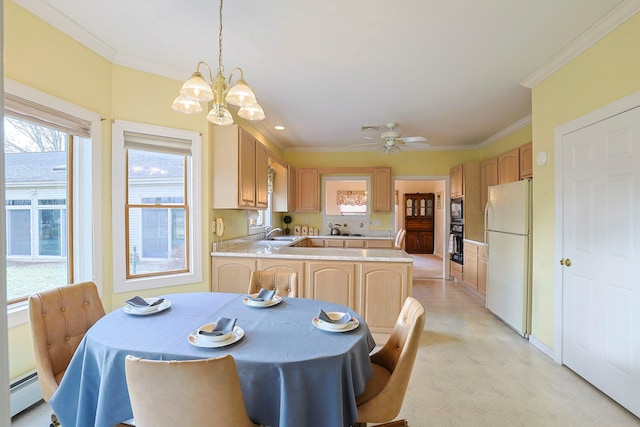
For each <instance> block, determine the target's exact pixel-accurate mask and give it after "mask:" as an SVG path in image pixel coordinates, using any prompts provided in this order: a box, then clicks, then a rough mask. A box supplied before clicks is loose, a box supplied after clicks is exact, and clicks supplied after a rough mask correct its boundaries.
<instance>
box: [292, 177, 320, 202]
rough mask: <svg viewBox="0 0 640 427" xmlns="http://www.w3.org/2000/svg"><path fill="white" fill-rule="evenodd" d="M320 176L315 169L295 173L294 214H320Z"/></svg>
mask: <svg viewBox="0 0 640 427" xmlns="http://www.w3.org/2000/svg"><path fill="white" fill-rule="evenodd" d="M319 189H320V174H319V173H318V169H317V168H299V169H298V170H297V171H296V212H320V191H319Z"/></svg>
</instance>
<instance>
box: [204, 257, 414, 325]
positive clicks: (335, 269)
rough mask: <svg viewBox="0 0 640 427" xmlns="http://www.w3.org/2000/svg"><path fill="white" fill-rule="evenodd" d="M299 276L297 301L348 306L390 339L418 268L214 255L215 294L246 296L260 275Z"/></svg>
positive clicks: (382, 263)
mask: <svg viewBox="0 0 640 427" xmlns="http://www.w3.org/2000/svg"><path fill="white" fill-rule="evenodd" d="M276 268H277V269H284V270H286V271H292V272H296V273H298V297H300V298H313V299H318V300H323V301H329V302H334V303H337V304H342V305H345V306H347V307H349V308H351V309H352V310H354V311H355V312H356V313H358V314H360V315H361V316H362V318H363V319H364V320H365V321H366V322H367V325H369V329H370V330H371V332H372V333H376V334H389V333H391V331H392V329H393V326H394V324H395V322H396V319H397V318H398V314H400V309H401V308H402V304H403V303H404V300H405V299H406V298H407V297H408V296H410V295H411V286H412V280H413V276H412V275H413V264H412V263H411V262H399V261H398V262H393V261H379V262H371V261H349V260H344V261H323V260H320V259H310V258H302V257H301V259H291V258H286V259H282V258H275V257H264V258H260V257H235V256H231V257H230V256H215V255H212V263H211V271H212V273H211V277H212V284H211V290H212V291H214V292H233V293H239V294H246V292H247V290H248V288H249V280H250V278H251V273H252V272H253V271H255V270H258V269H260V270H272V269H276Z"/></svg>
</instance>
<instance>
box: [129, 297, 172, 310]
mask: <svg viewBox="0 0 640 427" xmlns="http://www.w3.org/2000/svg"><path fill="white" fill-rule="evenodd" d="M162 301H164V298H158V299H156V300H155V301H154V302H152V303H151V304H149V303H148V302H147V301H146V300H145V299H144V298H142V297H139V296H135V297H133V298H131V299H128V300H126V301H125V302H126V303H127V304H129V305H130V306H131V307H133V308H145V307H153V306H154V305H158V304H160V303H161V302H162Z"/></svg>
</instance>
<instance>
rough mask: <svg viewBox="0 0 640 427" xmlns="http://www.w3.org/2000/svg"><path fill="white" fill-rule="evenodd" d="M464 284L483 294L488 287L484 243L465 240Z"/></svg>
mask: <svg viewBox="0 0 640 427" xmlns="http://www.w3.org/2000/svg"><path fill="white" fill-rule="evenodd" d="M462 284H463V285H465V286H467V287H468V288H470V289H472V290H474V291H477V292H479V293H481V294H485V293H486V289H487V257H486V249H485V246H484V245H483V244H480V243H474V242H468V241H465V242H464V271H463V274H462Z"/></svg>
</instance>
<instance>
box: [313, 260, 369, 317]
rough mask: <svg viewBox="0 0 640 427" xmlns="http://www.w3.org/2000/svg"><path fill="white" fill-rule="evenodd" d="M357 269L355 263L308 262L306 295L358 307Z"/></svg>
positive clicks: (354, 307)
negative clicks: (356, 292)
mask: <svg viewBox="0 0 640 427" xmlns="http://www.w3.org/2000/svg"><path fill="white" fill-rule="evenodd" d="M356 279H357V269H356V265H355V264H354V263H350V262H347V263H340V262H315V261H311V262H309V263H307V276H306V283H305V297H306V298H312V299H319V300H323V301H329V302H334V303H336V304H342V305H346V306H347V307H351V308H353V309H356V295H355V290H356Z"/></svg>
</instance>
